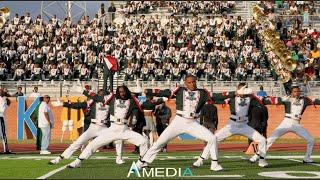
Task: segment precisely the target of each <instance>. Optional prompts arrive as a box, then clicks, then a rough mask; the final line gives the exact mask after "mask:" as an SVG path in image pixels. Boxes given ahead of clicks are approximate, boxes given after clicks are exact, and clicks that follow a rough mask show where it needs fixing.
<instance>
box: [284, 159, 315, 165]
mask: <svg viewBox="0 0 320 180" xmlns="http://www.w3.org/2000/svg"><path fill="white" fill-rule="evenodd" d="M285 160H290V161H295V162H301V163H302V162H303V161H301V160H297V159H285ZM309 164H311V165H314V166H320V164H316V163H309Z"/></svg>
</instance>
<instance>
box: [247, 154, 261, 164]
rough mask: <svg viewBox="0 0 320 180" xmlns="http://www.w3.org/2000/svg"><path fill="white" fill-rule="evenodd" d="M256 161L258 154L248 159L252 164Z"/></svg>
mask: <svg viewBox="0 0 320 180" xmlns="http://www.w3.org/2000/svg"><path fill="white" fill-rule="evenodd" d="M258 159H259V155H258V154H254V155H253V156H252V157H251V158H250V159H249V161H250V162H252V163H254V162H256V161H258Z"/></svg>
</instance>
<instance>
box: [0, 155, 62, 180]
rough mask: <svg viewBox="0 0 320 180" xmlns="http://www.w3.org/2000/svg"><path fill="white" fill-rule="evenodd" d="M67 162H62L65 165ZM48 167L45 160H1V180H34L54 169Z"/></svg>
mask: <svg viewBox="0 0 320 180" xmlns="http://www.w3.org/2000/svg"><path fill="white" fill-rule="evenodd" d="M66 163H68V162H64V164H66ZM59 166H61V165H59ZM56 168H57V166H55V167H53V166H49V165H48V161H47V160H28V159H19V160H15V159H1V160H0V169H1V171H0V178H1V179H34V178H37V177H40V176H42V175H44V174H46V173H47V172H49V171H52V170H54V169H56Z"/></svg>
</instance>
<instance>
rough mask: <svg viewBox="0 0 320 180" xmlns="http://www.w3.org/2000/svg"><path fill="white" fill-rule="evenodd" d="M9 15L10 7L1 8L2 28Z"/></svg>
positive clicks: (0, 20)
mask: <svg viewBox="0 0 320 180" xmlns="http://www.w3.org/2000/svg"><path fill="white" fill-rule="evenodd" d="M9 16H10V9H9V8H8V7H3V8H0V29H1V28H2V27H3V26H4V24H5V23H6V21H7V18H8V17H9Z"/></svg>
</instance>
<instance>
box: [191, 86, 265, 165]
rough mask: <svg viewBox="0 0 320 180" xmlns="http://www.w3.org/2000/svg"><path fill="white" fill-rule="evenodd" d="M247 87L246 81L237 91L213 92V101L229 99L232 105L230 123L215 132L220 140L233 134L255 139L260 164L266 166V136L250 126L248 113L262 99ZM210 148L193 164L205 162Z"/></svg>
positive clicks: (219, 101)
mask: <svg viewBox="0 0 320 180" xmlns="http://www.w3.org/2000/svg"><path fill="white" fill-rule="evenodd" d="M249 91H250V90H249V89H248V88H246V84H245V83H240V84H239V85H238V87H237V91H236V92H230V93H213V98H212V99H213V101H214V102H215V103H221V102H223V101H224V100H227V99H228V103H229V105H230V111H231V117H230V121H229V123H228V124H227V125H226V126H225V127H223V128H222V129H220V130H218V132H217V133H216V134H215V135H216V136H217V140H218V142H220V141H223V140H224V139H226V138H228V137H230V136H232V135H236V134H238V135H243V136H245V137H247V138H249V139H253V140H254V141H256V142H258V143H259V145H258V152H259V156H258V159H259V166H260V167H266V166H267V165H268V163H267V162H266V160H265V156H266V138H265V137H263V136H262V135H261V134H260V133H259V132H258V131H256V130H255V129H253V128H252V127H250V126H248V125H247V123H248V114H249V113H250V111H251V108H252V107H254V105H256V104H257V103H263V102H259V101H260V100H259V99H258V98H257V97H255V96H254V95H253V94H252V90H251V91H250V92H249ZM208 152H209V150H208V149H207V147H205V148H204V150H203V152H202V154H201V156H200V157H199V158H198V160H197V161H196V162H195V163H193V166H196V167H199V166H201V165H202V164H203V160H204V159H208V158H209V153H208Z"/></svg>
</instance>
